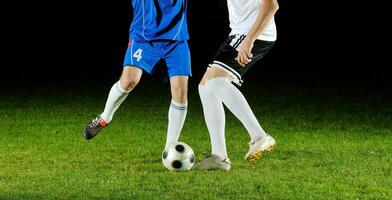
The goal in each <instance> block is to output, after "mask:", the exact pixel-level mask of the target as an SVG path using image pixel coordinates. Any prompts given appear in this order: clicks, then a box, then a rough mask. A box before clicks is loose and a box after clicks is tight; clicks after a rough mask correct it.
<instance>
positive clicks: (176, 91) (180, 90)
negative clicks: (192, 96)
mask: <svg viewBox="0 0 392 200" xmlns="http://www.w3.org/2000/svg"><path fill="white" fill-rule="evenodd" d="M171 91H172V99H173V100H175V101H176V102H178V103H184V102H186V101H187V96H188V88H187V87H181V86H180V87H172V88H171Z"/></svg>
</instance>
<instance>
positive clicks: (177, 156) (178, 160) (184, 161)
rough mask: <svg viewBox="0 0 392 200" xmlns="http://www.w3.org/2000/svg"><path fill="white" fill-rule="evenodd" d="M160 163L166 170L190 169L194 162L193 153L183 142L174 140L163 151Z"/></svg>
mask: <svg viewBox="0 0 392 200" xmlns="http://www.w3.org/2000/svg"><path fill="white" fill-rule="evenodd" d="M162 163H163V165H164V166H165V167H166V168H167V169H168V170H176V171H185V170H190V169H192V167H193V164H194V163H195V154H194V153H193V150H192V148H191V147H190V146H189V145H187V144H185V143H184V142H174V143H171V144H169V145H168V146H167V148H166V149H165V150H164V151H163V153H162Z"/></svg>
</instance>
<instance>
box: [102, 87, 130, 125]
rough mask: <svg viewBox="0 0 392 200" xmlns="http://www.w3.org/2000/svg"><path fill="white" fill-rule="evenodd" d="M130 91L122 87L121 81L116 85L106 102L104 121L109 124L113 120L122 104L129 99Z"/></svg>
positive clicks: (103, 114)
mask: <svg viewBox="0 0 392 200" xmlns="http://www.w3.org/2000/svg"><path fill="white" fill-rule="evenodd" d="M129 92H130V91H126V90H124V89H123V88H122V87H121V84H120V81H118V82H117V83H115V84H114V85H113V87H112V89H110V92H109V96H108V99H107V101H106V105H105V110H104V111H103V113H102V114H101V117H102V119H103V120H104V121H105V122H106V123H109V122H110V121H112V119H113V115H114V113H115V112H116V110H117V109H118V107H120V105H121V103H122V102H123V101H124V100H125V98H127V96H128V94H129Z"/></svg>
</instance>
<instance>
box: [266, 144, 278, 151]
mask: <svg viewBox="0 0 392 200" xmlns="http://www.w3.org/2000/svg"><path fill="white" fill-rule="evenodd" d="M275 147H276V144H274V145H272V146H270V147H268V149H266V150H265V151H266V152H271V151H272V150H274V149H275Z"/></svg>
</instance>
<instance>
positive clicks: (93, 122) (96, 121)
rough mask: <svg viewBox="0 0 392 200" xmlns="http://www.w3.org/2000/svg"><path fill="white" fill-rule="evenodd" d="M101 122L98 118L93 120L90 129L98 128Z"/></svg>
mask: <svg viewBox="0 0 392 200" xmlns="http://www.w3.org/2000/svg"><path fill="white" fill-rule="evenodd" d="M100 121H101V118H100V117H99V116H98V117H96V118H95V119H93V121H92V122H91V123H90V124H89V127H90V128H92V127H94V126H97V125H98V124H99V122H100Z"/></svg>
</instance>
